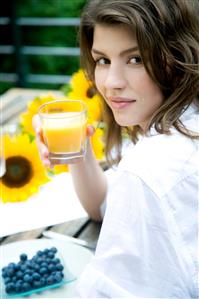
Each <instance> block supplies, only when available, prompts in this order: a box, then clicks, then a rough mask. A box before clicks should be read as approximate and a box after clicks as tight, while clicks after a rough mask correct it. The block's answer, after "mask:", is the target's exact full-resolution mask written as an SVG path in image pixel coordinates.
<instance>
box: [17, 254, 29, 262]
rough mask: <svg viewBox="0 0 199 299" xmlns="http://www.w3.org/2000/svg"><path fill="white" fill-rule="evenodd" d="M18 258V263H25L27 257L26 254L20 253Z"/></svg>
mask: <svg viewBox="0 0 199 299" xmlns="http://www.w3.org/2000/svg"><path fill="white" fill-rule="evenodd" d="M19 258H20V261H22V262H25V261H26V260H27V259H28V256H27V254H26V253H22V254H20V256H19Z"/></svg>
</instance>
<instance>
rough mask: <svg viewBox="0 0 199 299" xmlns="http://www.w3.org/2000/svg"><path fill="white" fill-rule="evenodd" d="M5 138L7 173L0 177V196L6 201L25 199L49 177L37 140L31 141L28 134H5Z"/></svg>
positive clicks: (37, 189) (36, 190)
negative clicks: (39, 152) (40, 155)
mask: <svg viewBox="0 0 199 299" xmlns="http://www.w3.org/2000/svg"><path fill="white" fill-rule="evenodd" d="M3 139H4V140H3V141H4V145H5V160H6V173H5V174H4V175H3V176H2V177H1V178H0V198H1V199H2V201H3V202H4V203H6V202H19V201H25V200H27V199H28V197H29V196H31V195H32V194H34V193H36V192H38V191H39V187H40V186H41V185H42V184H44V183H46V182H48V181H49V178H48V176H47V175H46V171H45V168H44V166H43V165H42V162H41V160H40V157H39V154H38V149H37V146H36V143H35V141H33V142H30V140H29V136H28V135H27V134H20V135H15V136H13V137H10V136H9V135H4V136H3Z"/></svg>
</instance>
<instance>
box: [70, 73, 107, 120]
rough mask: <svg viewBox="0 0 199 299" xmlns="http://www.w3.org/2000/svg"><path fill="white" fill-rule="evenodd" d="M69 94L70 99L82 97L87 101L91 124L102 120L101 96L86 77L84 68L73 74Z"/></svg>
mask: <svg viewBox="0 0 199 299" xmlns="http://www.w3.org/2000/svg"><path fill="white" fill-rule="evenodd" d="M67 96H68V98H70V99H76V100H78V99H81V100H83V101H84V102H85V103H86V105H87V108H88V122H89V123H90V124H92V123H93V122H99V121H101V120H102V100H101V97H100V96H99V95H98V94H97V92H96V89H95V87H93V85H92V83H91V82H90V81H89V80H88V79H87V78H86V77H85V75H84V72H83V70H81V69H80V70H79V71H77V72H76V73H74V74H73V76H72V78H71V81H70V88H69V92H68V94H67Z"/></svg>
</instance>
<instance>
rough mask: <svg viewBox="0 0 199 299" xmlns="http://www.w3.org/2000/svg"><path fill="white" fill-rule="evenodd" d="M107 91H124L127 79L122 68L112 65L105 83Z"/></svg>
mask: <svg viewBox="0 0 199 299" xmlns="http://www.w3.org/2000/svg"><path fill="white" fill-rule="evenodd" d="M104 86H105V88H106V89H123V88H124V87H125V86H126V79H125V75H124V72H123V71H122V69H121V67H118V66H115V65H110V67H109V69H108V70H107V74H106V78H105V81H104Z"/></svg>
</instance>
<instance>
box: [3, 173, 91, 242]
mask: <svg viewBox="0 0 199 299" xmlns="http://www.w3.org/2000/svg"><path fill="white" fill-rule="evenodd" d="M86 216H88V215H87V213H86V211H85V210H84V209H83V207H82V206H81V204H80V202H79V199H78V198H77V196H76V193H75V190H74V187H73V184H72V178H71V175H70V174H69V173H61V174H59V175H56V176H55V177H54V178H53V180H52V181H51V182H49V183H47V184H45V185H43V186H42V187H41V189H40V191H39V193H37V194H35V195H33V196H32V197H30V198H29V199H28V200H27V201H24V202H17V203H5V204H3V203H2V202H0V237H4V236H7V235H11V234H14V233H19V232H23V231H28V230H33V229H36V228H40V227H43V226H50V225H55V224H59V223H63V222H66V221H70V220H75V219H78V218H82V217H86Z"/></svg>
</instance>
